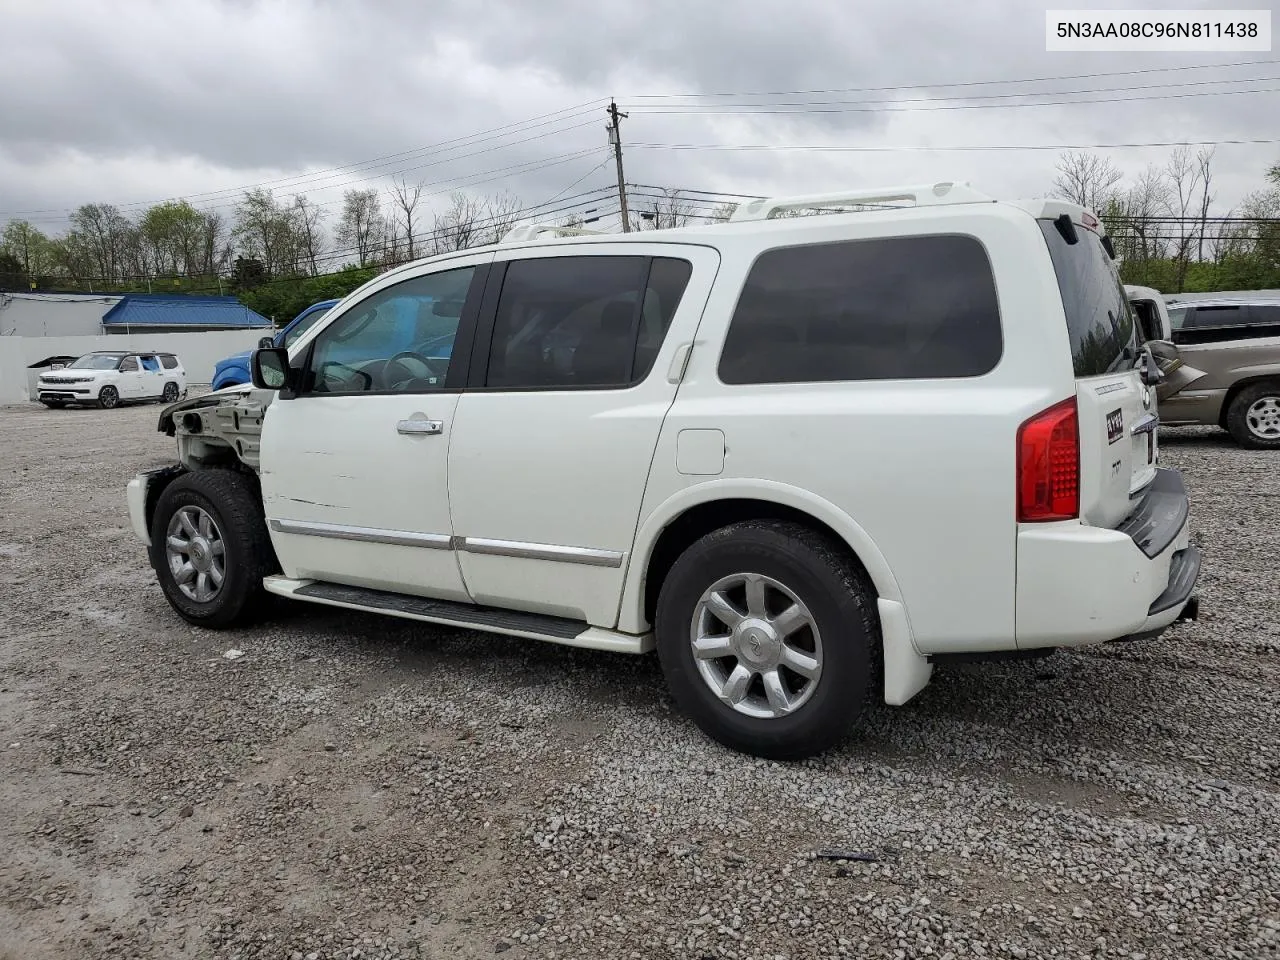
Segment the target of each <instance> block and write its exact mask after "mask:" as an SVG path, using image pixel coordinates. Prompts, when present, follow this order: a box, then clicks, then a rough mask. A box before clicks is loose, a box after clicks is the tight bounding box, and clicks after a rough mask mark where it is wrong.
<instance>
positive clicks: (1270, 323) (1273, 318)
mask: <svg viewBox="0 0 1280 960" xmlns="http://www.w3.org/2000/svg"><path fill="white" fill-rule="evenodd" d="M1248 323H1249V326H1251V327H1262V326H1267V327H1280V306H1274V305H1272V304H1258V303H1255V304H1252V305H1250V307H1249V320H1248ZM1266 336H1275V334H1273V333H1269V334H1266Z"/></svg>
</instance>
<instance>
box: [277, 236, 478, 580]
mask: <svg viewBox="0 0 1280 960" xmlns="http://www.w3.org/2000/svg"><path fill="white" fill-rule="evenodd" d="M490 259H492V254H488V255H481V256H476V255H471V256H464V257H459V258H456V259H454V260H450V261H447V262H446V263H444V264H439V263H437V264H433V265H432V268H431V269H430V271H429V272H428V271H423V272H421V273H417V274H416V275H413V276H411V277H409V278H407V279H406V278H403V275H401V276H400V277H397V278H395V279H392V280H388V281H387V282H386V283H384V284H380V285H378V286H376V287H373V288H372V289H371V290H370V291H369V292H368V293H367V294H366V295H365V296H364V297H362V298H361V299H360V300H358V301H356V302H355V303H352V304H350V305H349V306H346V307H344V308H343V309H342V311H341V313H334V314H333V315H331V316H328V317H325V319H324V320H323V321H322V322H321V323H320V324H318V325H317V332H315V333H314V334H313V335H311V336H310V337H308V338H304V339H303V340H300V341H299V344H298V345H297V346H296V347H295V348H294V351H293V354H292V363H293V365H295V366H300V367H301V368H302V376H301V382H300V384H299V388H298V392H297V395H296V396H294V397H292V398H288V399H281V398H277V399H275V400H274V401H273V402H272V404H271V406H270V407H268V409H267V413H266V417H265V419H264V422H263V432H262V491H263V502H264V506H265V509H266V516H267V526H268V528H269V530H270V531H271V539H272V543H273V544H274V546H275V549H276V553H277V555H278V557H279V559H280V562H281V566H282V568H283V570H284V572H285V574H286V575H287V576H291V577H297V578H301V579H316V580H326V581H330V582H334V583H344V584H351V585H354V586H363V587H370V588H373V589H381V590H391V591H397V592H402V593H411V594H417V595H420V596H426V597H435V598H439V599H444V600H459V601H465V600H467V599H468V594H467V591H466V588H465V587H464V586H463V582H462V576H461V573H460V572H459V569H458V561H457V558H456V555H455V553H454V551H453V550H452V536H453V528H452V525H451V524H450V519H449V486H448V483H447V478H446V470H447V466H448V451H449V443H450V440H451V438H452V435H453V431H454V415H455V412H456V410H457V405H458V391H459V390H460V389H461V386H462V385H463V383H464V382H465V376H466V362H465V361H466V356H467V353H468V349H467V348H468V347H469V344H470V336H471V334H472V332H473V329H474V315H475V313H476V311H477V309H478V306H479V291H480V290H482V289H483V284H484V279H485V273H486V265H487V262H488V261H489V260H490ZM455 344H456V345H459V346H460V349H459V350H458V351H455V350H454V349H453V348H454V346H455Z"/></svg>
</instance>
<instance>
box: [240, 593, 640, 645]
mask: <svg viewBox="0 0 1280 960" xmlns="http://www.w3.org/2000/svg"><path fill="white" fill-rule="evenodd" d="M262 585H263V586H264V587H265V588H266V589H267V591H268V592H269V593H274V594H276V595H277V596H281V597H290V598H292V599H295V600H306V601H307V602H308V603H319V604H323V605H325V606H330V607H342V608H343V609H345V610H361V611H364V612H366V613H380V614H383V615H386V616H392V617H403V618H405V619H408V620H423V621H426V622H427V623H441V624H445V625H447V626H451V627H461V628H463V629H467V630H485V631H488V632H490V633H503V634H507V635H508V636H513V637H527V638H529V639H531V640H546V641H548V642H550V643H560V644H564V645H566V646H570V647H584V648H586V649H589V650H609V651H612V652H614V653H648V652H649V651H650V650H652V649H653V634H651V633H646V634H642V635H640V636H636V635H634V634H630V633H619V632H618V631H616V630H605V629H603V628H602V627H593V626H591V625H590V624H588V623H587V622H586V621H584V620H570V619H568V618H566V617H551V616H547V615H546V614H542V613H524V612H522V611H519V610H502V609H499V608H497V607H481V606H477V605H475V604H470V603H456V602H454V601H451V600H431V599H428V598H426V597H416V596H412V595H410V594H404V593H391V592H388V591H386V590H371V589H369V588H367V587H351V586H347V585H345V584H341V583H327V582H325V581H322V580H293V579H291V578H289V577H283V576H274V577H267V578H266V579H264V580H263V581H262Z"/></svg>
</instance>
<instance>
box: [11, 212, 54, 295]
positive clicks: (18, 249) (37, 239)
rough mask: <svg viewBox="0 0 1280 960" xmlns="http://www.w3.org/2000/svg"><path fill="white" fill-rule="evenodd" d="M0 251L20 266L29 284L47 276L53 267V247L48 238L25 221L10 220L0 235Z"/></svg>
mask: <svg viewBox="0 0 1280 960" xmlns="http://www.w3.org/2000/svg"><path fill="white" fill-rule="evenodd" d="M0 250H3V251H4V252H5V253H7V254H9V255H10V256H11V257H13V258H14V259H16V260H17V261H18V262H19V263H21V264H22V271H23V273H24V274H25V275H26V278H27V280H28V281H30V282H36V280H37V278H38V277H41V276H44V275H47V274H49V273H50V272H51V271H52V269H53V266H54V259H53V253H54V251H53V246H52V245H51V244H50V242H49V238H48V237H46V236H45V235H44V234H43V233H41V232H40V231H39V230H38V229H37V228H35V227H33V226H32V225H31V224H30V223H28V222H27V221H26V220H10V221H9V222H8V223H7V224H6V225H5V228H4V232H3V233H2V234H0Z"/></svg>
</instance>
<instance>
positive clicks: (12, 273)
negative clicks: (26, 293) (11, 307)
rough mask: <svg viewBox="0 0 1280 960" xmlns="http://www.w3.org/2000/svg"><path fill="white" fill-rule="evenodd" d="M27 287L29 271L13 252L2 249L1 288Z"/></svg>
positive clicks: (0, 265)
mask: <svg viewBox="0 0 1280 960" xmlns="http://www.w3.org/2000/svg"><path fill="white" fill-rule="evenodd" d="M25 289H27V271H26V268H25V267H23V265H22V261H21V260H19V259H18V258H17V257H15V256H14V255H13V254H12V253H9V252H8V251H7V250H6V251H0V290H25Z"/></svg>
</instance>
